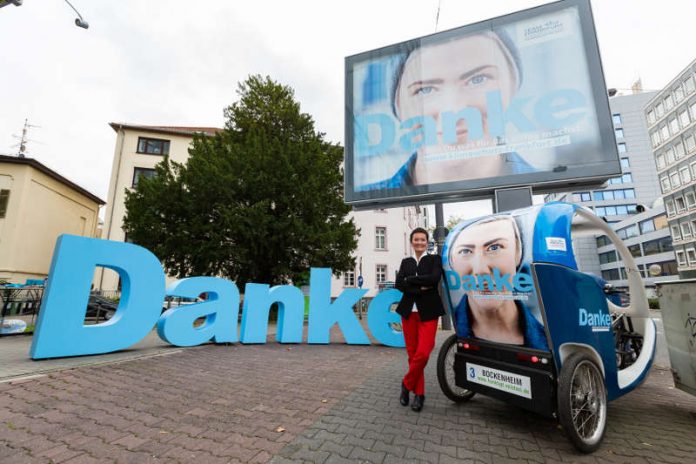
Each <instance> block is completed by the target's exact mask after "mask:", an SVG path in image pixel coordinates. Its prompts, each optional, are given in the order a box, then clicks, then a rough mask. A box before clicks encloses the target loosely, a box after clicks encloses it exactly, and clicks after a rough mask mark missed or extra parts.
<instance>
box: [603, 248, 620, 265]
mask: <svg viewBox="0 0 696 464" xmlns="http://www.w3.org/2000/svg"><path fill="white" fill-rule="evenodd" d="M615 261H616V251H614V250H612V251H607V252H606V253H600V254H599V263H600V264H607V263H613V262H615Z"/></svg>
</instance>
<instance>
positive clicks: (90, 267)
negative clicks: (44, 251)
mask: <svg viewBox="0 0 696 464" xmlns="http://www.w3.org/2000/svg"><path fill="white" fill-rule="evenodd" d="M96 266H103V267H107V268H109V269H113V270H114V271H116V272H118V274H119V276H120V277H121V301H120V303H119V305H118V309H117V310H116V313H115V314H114V316H113V317H112V318H111V319H109V320H108V321H107V322H104V323H102V324H96V325H84V319H85V313H86V310H87V302H88V300H89V290H90V285H91V283H92V278H93V276H94V269H95V267H96ZM163 300H164V272H162V266H161V265H160V263H159V261H158V260H157V258H156V257H155V255H153V254H152V253H150V252H149V251H148V250H146V249H145V248H142V247H139V246H137V245H133V244H130V243H122V242H112V241H108V240H100V239H94V238H86V237H77V236H74V235H61V236H60V237H58V241H57V242H56V248H55V251H54V252H53V261H52V263H51V270H50V271H49V274H48V284H47V286H46V294H45V295H44V298H43V303H42V304H41V311H40V312H39V320H38V322H37V323H36V330H35V333H34V340H33V341H32V345H31V350H30V351H29V355H30V356H31V357H32V358H33V359H42V358H57V357H61V356H80V355H88V354H99V353H109V352H111V351H117V350H122V349H124V348H128V347H129V346H131V345H133V344H135V343H137V342H139V341H140V340H142V339H143V338H144V337H145V335H147V334H148V332H150V330H152V328H153V327H154V325H155V323H156V322H157V319H158V318H159V315H160V312H161V310H162V301H163Z"/></svg>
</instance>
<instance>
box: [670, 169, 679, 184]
mask: <svg viewBox="0 0 696 464" xmlns="http://www.w3.org/2000/svg"><path fill="white" fill-rule="evenodd" d="M669 181H670V183H671V184H672V188H677V187H679V186H680V185H681V181H680V180H679V173H678V172H676V171H675V172H673V173H671V174H670V175H669Z"/></svg>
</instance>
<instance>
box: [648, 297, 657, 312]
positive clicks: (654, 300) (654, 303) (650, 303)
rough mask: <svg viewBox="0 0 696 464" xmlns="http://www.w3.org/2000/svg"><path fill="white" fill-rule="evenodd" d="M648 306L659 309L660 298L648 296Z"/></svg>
mask: <svg viewBox="0 0 696 464" xmlns="http://www.w3.org/2000/svg"><path fill="white" fill-rule="evenodd" d="M648 307H649V308H650V309H660V300H659V299H657V298H648Z"/></svg>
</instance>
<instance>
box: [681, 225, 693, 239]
mask: <svg viewBox="0 0 696 464" xmlns="http://www.w3.org/2000/svg"><path fill="white" fill-rule="evenodd" d="M679 225H680V226H681V233H682V237H683V238H689V237H691V226H690V225H689V223H688V222H682V223H681V224H679Z"/></svg>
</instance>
